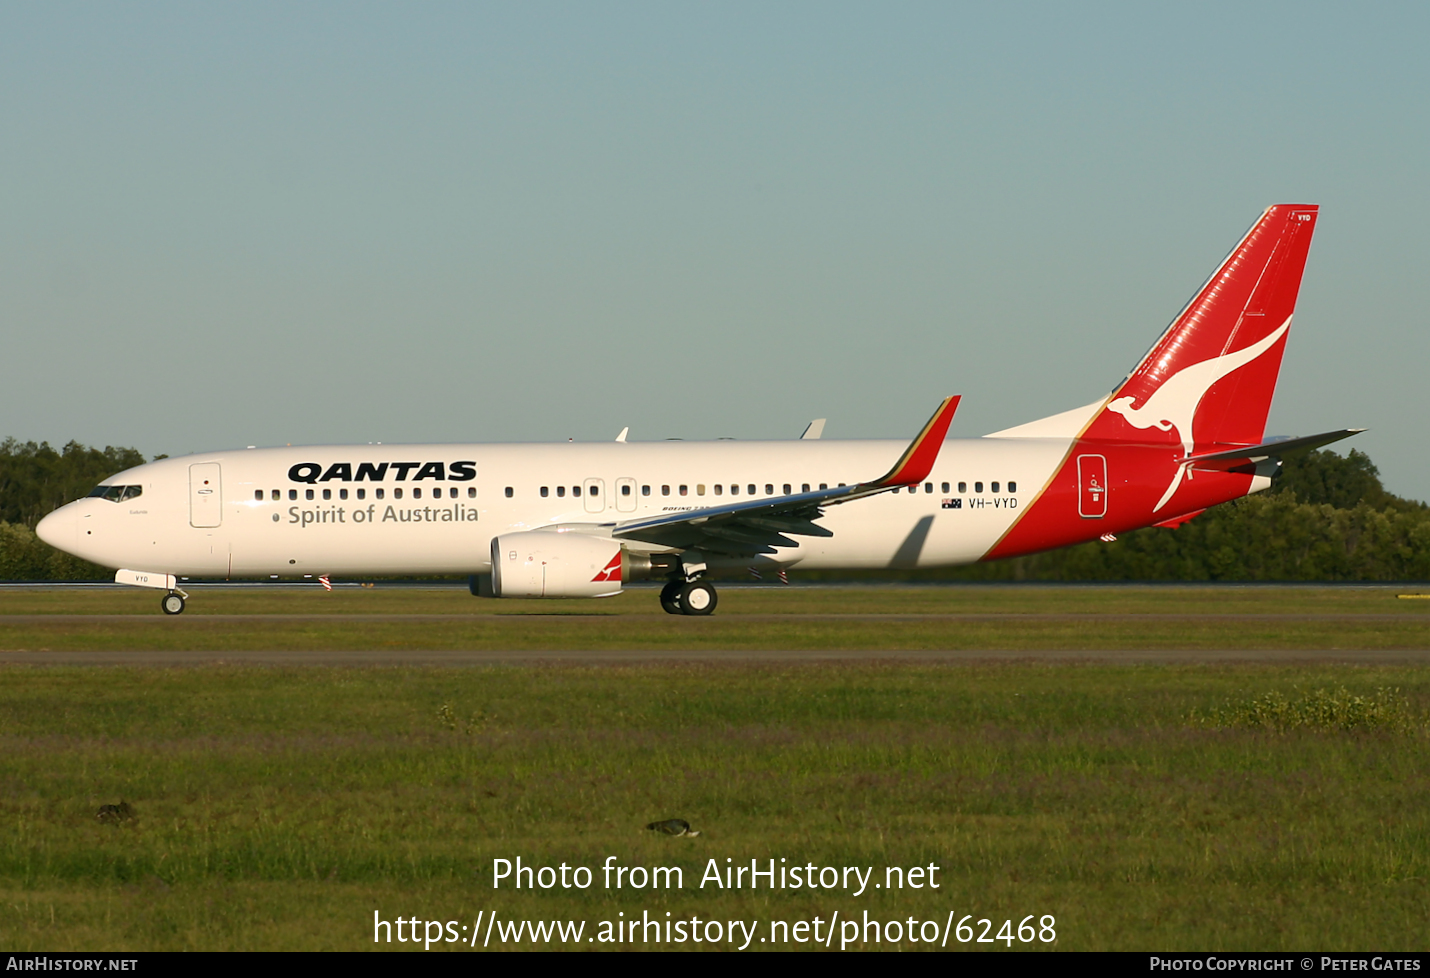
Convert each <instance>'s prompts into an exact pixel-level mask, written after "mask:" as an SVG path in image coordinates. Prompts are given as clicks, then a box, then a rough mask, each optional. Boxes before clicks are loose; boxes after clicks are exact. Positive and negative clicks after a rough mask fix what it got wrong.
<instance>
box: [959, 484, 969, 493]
mask: <svg viewBox="0 0 1430 978" xmlns="http://www.w3.org/2000/svg"><path fill="white" fill-rule="evenodd" d="M958 491H959V492H967V491H968V483H966V482H960V483H959V484H958Z"/></svg>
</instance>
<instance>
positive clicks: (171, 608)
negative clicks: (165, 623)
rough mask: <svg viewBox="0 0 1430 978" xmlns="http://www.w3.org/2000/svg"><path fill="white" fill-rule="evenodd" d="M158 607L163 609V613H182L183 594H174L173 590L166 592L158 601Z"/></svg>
mask: <svg viewBox="0 0 1430 978" xmlns="http://www.w3.org/2000/svg"><path fill="white" fill-rule="evenodd" d="M159 607H161V608H163V609H164V614H166V615H179V614H183V611H184V596H183V595H182V594H175V593H174V592H172V591H170V592H169V593H168V594H166V595H164V597H163V600H161V601H160V602H159Z"/></svg>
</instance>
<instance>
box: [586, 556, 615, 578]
mask: <svg viewBox="0 0 1430 978" xmlns="http://www.w3.org/2000/svg"><path fill="white" fill-rule="evenodd" d="M620 579H621V552H620V551H619V550H617V551H616V555H615V556H614V557H612V558H611V562H610V563H609V564H607V565H606V566H605V567H603V568H601V571H600V573H598V574H597V575H596V576H595V577H593V578H591V580H593V581H619V580H620Z"/></svg>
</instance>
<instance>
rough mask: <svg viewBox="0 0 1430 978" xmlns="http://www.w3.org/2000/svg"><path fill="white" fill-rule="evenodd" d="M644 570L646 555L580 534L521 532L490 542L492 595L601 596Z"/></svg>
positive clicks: (618, 590) (647, 568) (617, 591)
mask: <svg viewBox="0 0 1430 978" xmlns="http://www.w3.org/2000/svg"><path fill="white" fill-rule="evenodd" d="M649 572H650V559H649V558H646V557H641V556H639V555H636V554H629V553H626V551H625V550H623V549H622V548H621V545H620V543H618V542H617V541H615V540H608V539H604V538H602V537H593V536H587V535H585V534H583V533H557V532H553V531H551V530H527V531H524V532H521V533H505V534H502V535H501V536H499V537H496V538H495V539H494V540H492V594H493V595H494V596H495V597H498V598H604V597H608V596H610V595H612V594H620V593H621V584H622V582H623V581H631V580H636V579H638V578H641V577H646V576H648V574H649Z"/></svg>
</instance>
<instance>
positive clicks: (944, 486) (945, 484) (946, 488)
mask: <svg viewBox="0 0 1430 978" xmlns="http://www.w3.org/2000/svg"><path fill="white" fill-rule="evenodd" d="M943 491H944V492H948V483H947V482H945V483H944V484H943Z"/></svg>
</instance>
